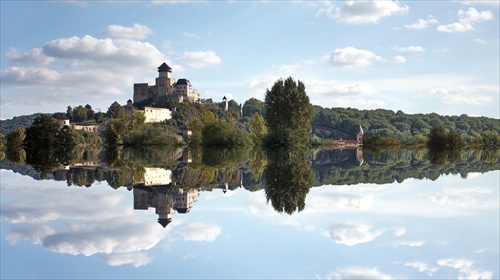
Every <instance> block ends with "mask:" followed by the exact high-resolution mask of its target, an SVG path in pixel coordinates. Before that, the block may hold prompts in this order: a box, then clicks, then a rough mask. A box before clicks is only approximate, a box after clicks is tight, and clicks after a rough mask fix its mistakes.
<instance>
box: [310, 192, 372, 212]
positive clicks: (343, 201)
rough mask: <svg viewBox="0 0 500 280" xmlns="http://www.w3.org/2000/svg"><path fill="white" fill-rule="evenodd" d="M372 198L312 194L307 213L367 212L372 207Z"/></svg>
mask: <svg viewBox="0 0 500 280" xmlns="http://www.w3.org/2000/svg"><path fill="white" fill-rule="evenodd" d="M372 202H373V198H372V197H371V196H365V195H357V194H342V193H325V194H322V195H317V194H312V195H310V196H309V197H308V198H307V200H306V204H307V207H306V209H305V210H304V211H305V212H333V211H338V210H341V209H356V210H367V209H370V206H371V205H372Z"/></svg>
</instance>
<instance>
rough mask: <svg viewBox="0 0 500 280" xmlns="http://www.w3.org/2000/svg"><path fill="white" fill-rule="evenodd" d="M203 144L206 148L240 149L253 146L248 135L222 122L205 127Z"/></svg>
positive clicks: (218, 121)
mask: <svg viewBox="0 0 500 280" xmlns="http://www.w3.org/2000/svg"><path fill="white" fill-rule="evenodd" d="M201 135H202V143H203V146H206V147H239V146H245V145H249V144H251V140H250V138H249V137H248V134H247V133H246V132H244V131H242V130H239V129H236V128H234V127H233V126H231V125H230V124H229V123H227V122H225V121H222V120H215V121H212V122H210V123H208V124H206V125H205V126H203V128H202V131H201Z"/></svg>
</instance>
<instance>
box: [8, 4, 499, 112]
mask: <svg viewBox="0 0 500 280" xmlns="http://www.w3.org/2000/svg"><path fill="white" fill-rule="evenodd" d="M499 3H500V2H499V1H376V2H373V1H367V2H361V1H356V2H350V1H347V2H344V1H317V2H315V1H194V2H188V1H171V2H164V1H137V2H135V1H134V2H132V1H130V2H128V1H1V2H0V5H1V6H0V8H1V9H0V13H1V25H0V26H1V38H0V39H1V43H0V44H1V115H0V117H1V118H2V119H6V118H12V117H13V116H17V115H25V114H32V113H36V112H49V113H50V112H56V111H65V110H66V107H67V106H68V105H69V106H77V105H85V104H90V105H92V106H93V108H94V109H100V110H102V111H106V110H107V108H108V107H109V105H110V104H111V103H112V102H113V101H118V102H120V103H122V104H124V103H125V102H126V101H127V100H128V99H130V98H132V94H133V84H134V83H139V82H149V83H151V84H152V83H153V82H154V78H155V77H157V71H156V68H157V67H158V66H159V65H160V64H161V63H163V62H167V64H169V65H170V66H171V67H172V68H173V72H172V76H173V77H174V78H177V79H179V78H187V79H189V80H190V81H191V83H192V84H193V86H194V88H196V89H198V90H199V92H200V96H201V98H212V99H214V100H216V101H217V100H221V99H222V97H223V96H227V97H228V98H230V99H235V100H236V101H237V102H238V103H243V102H244V101H245V100H248V99H249V98H251V97H256V98H259V99H261V100H263V99H264V95H265V91H266V88H270V87H271V86H272V84H273V83H274V82H275V81H276V80H277V79H279V78H286V77H288V76H292V77H293V78H295V79H299V80H301V81H303V82H304V83H305V85H306V91H307V93H308V95H309V96H310V99H311V103H313V104H317V105H321V106H323V107H352V108H359V109H377V108H384V109H390V110H394V111H397V110H402V111H403V112H405V113H431V112H435V113H438V114H443V115H461V114H468V115H471V116H477V115H481V116H488V117H494V118H499V117H500V112H499V111H500V109H499V103H500V101H499V84H500V80H499V73H500V71H499V64H500V58H499V36H500V35H499V28H498V26H499V7H500V6H499Z"/></svg>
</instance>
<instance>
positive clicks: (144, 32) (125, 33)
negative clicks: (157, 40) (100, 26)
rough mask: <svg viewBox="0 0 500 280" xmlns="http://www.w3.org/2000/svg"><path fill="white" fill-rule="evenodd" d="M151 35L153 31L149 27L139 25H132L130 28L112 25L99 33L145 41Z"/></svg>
mask: <svg viewBox="0 0 500 280" xmlns="http://www.w3.org/2000/svg"><path fill="white" fill-rule="evenodd" d="M151 33H153V31H152V30H151V29H150V28H149V27H147V26H145V25H142V24H139V23H134V25H133V26H132V27H126V26H121V25H117V24H112V25H109V26H108V27H106V29H105V30H104V31H102V32H101V34H103V35H105V36H111V37H116V38H125V39H134V40H141V39H146V38H147V37H148V36H149V35H150V34H151Z"/></svg>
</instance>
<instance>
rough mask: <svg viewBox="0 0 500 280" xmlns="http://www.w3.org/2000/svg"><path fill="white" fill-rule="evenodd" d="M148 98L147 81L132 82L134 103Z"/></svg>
mask: <svg viewBox="0 0 500 280" xmlns="http://www.w3.org/2000/svg"><path fill="white" fill-rule="evenodd" d="M148 98H150V96H149V85H148V84H147V83H140V84H134V103H135V102H141V101H143V100H146V99H148Z"/></svg>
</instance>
